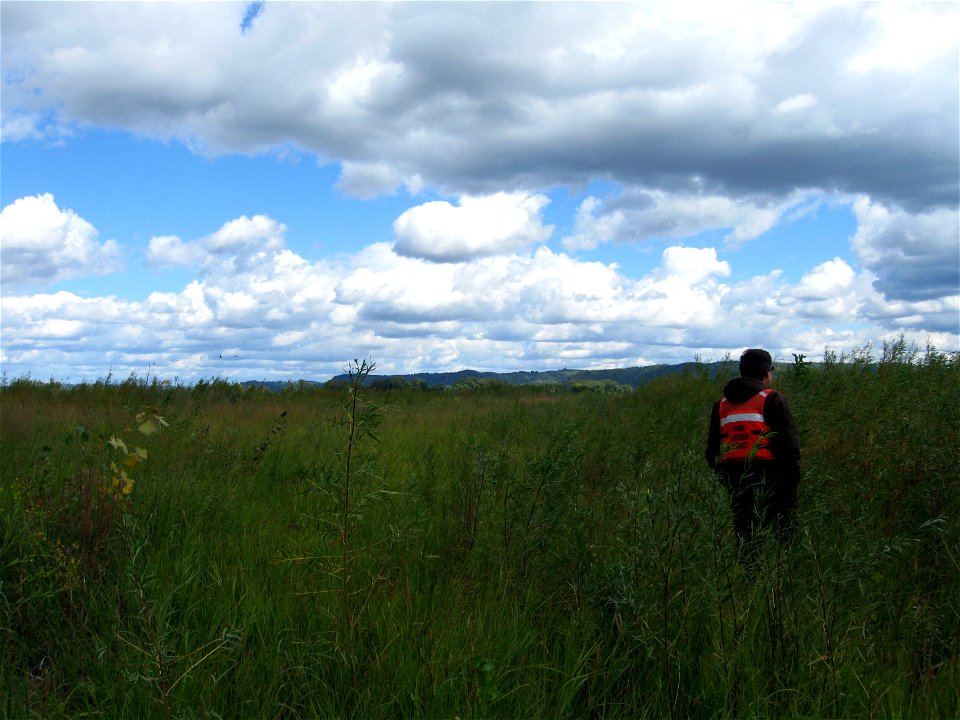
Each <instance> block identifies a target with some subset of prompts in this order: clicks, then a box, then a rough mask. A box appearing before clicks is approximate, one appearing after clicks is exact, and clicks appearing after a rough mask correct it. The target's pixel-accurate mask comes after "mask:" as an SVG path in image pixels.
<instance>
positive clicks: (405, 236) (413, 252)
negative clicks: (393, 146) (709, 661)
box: [393, 192, 553, 262]
mask: <svg viewBox="0 0 960 720" xmlns="http://www.w3.org/2000/svg"><path fill="white" fill-rule="evenodd" d="M548 202H549V199H548V198H547V197H546V196H544V195H527V194H526V193H503V192H501V193H496V194H494V195H487V196H480V197H471V196H464V197H461V198H460V201H459V205H451V204H450V203H448V202H445V201H442V200H435V201H432V202H428V203H425V204H423V205H418V206H417V207H414V208H410V209H409V210H407V211H406V212H404V213H403V214H402V215H401V216H400V217H398V218H397V219H396V221H395V222H394V224H393V231H394V235H395V236H396V238H397V241H396V243H395V245H394V249H395V250H396V252H397V253H398V254H400V255H408V256H411V257H421V258H425V259H428V260H433V261H436V262H458V261H463V260H468V259H471V258H475V257H481V256H484V255H498V254H506V253H511V252H514V251H518V250H522V249H524V248H526V247H529V246H530V245H532V244H534V243H541V242H544V241H546V240H547V239H548V238H549V237H550V236H551V234H552V233H553V226H550V225H544V224H543V222H542V219H541V217H540V213H541V211H542V210H543V208H544V207H546V205H547V203H548Z"/></svg>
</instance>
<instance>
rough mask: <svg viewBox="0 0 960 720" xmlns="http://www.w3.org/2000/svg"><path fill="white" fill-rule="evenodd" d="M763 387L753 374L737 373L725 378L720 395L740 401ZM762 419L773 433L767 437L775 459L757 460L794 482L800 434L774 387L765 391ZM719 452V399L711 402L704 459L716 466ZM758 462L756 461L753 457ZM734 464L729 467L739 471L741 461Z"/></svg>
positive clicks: (788, 407)
mask: <svg viewBox="0 0 960 720" xmlns="http://www.w3.org/2000/svg"><path fill="white" fill-rule="evenodd" d="M763 389H764V384H763V382H762V381H760V380H755V379H754V378H747V377H738V378H734V379H733V380H731V381H730V382H728V383H727V384H726V385H725V386H724V388H723V396H724V397H725V398H727V400H729V401H730V402H732V403H742V402H745V401H747V400H749V399H750V398H752V397H753V396H754V395H756V394H757V393H758V392H760V391H761V390H763ZM763 421H764V422H765V423H766V424H767V426H768V427H769V428H770V431H771V432H772V433H773V434H772V436H771V437H770V450H771V451H772V452H773V456H774V458H775V459H774V460H773V461H772V462H771V461H760V462H764V463H769V464H771V465H773V468H772V469H773V470H775V472H776V473H777V475H778V476H779V477H780V478H781V479H783V480H784V481H787V482H792V483H796V482H798V481H799V480H800V435H799V433H798V432H797V423H796V421H795V420H794V419H793V413H792V412H790V406H789V405H788V404H787V399H786V398H785V397H784V396H783V395H782V394H781V393H779V392H777V391H775V390H774V391H773V392H771V393H770V394H769V395H767V399H766V400H765V401H764V403H763ZM719 453H720V401H719V400H718V401H717V402H715V403H714V404H713V411H712V412H711V413H710V432H709V435H708V436H707V450H706V458H707V463H708V464H709V465H710V467H712V468H716V467H717V455H718V454H719ZM754 462H757V461H754ZM734 464H737V465H738V467H737V468H732V467H731V468H729V469H730V470H732V471H733V472H734V473H738V474H742V471H743V467H742V466H743V463H724V466H725V467H724V469H727V468H726V466H727V465H734Z"/></svg>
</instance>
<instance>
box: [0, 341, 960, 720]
mask: <svg viewBox="0 0 960 720" xmlns="http://www.w3.org/2000/svg"><path fill="white" fill-rule="evenodd" d="M876 355H879V357H875V353H874V352H873V350H872V349H871V348H865V349H863V350H860V351H858V352H857V353H854V355H853V356H850V357H844V356H837V355H836V354H833V353H828V356H827V358H826V360H827V361H826V362H825V363H824V364H822V365H817V366H811V365H809V364H806V363H804V362H802V358H797V360H798V361H800V362H797V363H794V364H793V365H789V364H787V365H786V366H781V368H780V369H781V372H780V374H779V375H778V376H777V377H776V378H775V385H776V386H777V387H778V388H780V389H782V390H783V391H784V392H785V393H786V394H787V396H788V397H789V399H790V401H791V404H792V406H793V408H794V411H795V413H796V415H797V419H798V422H799V425H800V430H801V439H802V441H803V446H804V450H803V453H804V455H803V461H804V470H803V479H802V485H801V489H800V503H801V507H800V530H799V533H798V537H797V539H796V541H795V542H794V544H793V545H791V546H790V547H786V548H780V547H778V546H777V545H776V543H775V542H774V541H773V540H772V539H770V540H769V541H768V543H767V545H766V553H765V555H764V556H763V559H762V563H761V567H760V569H759V570H758V571H757V572H756V573H754V574H747V573H745V572H743V570H742V569H741V568H740V567H739V566H738V564H737V554H736V551H735V547H734V541H733V537H732V530H731V520H730V517H729V509H728V507H727V500H726V497H725V495H724V491H723V490H722V489H721V488H720V486H719V485H718V484H717V483H716V482H715V481H714V480H713V478H712V476H711V474H710V471H709V469H708V468H707V467H706V464H705V463H704V461H703V457H702V453H703V446H704V443H705V435H706V428H707V419H708V412H709V409H710V406H711V403H712V401H713V400H714V399H715V398H716V397H717V395H718V393H719V390H720V387H721V386H722V382H723V380H724V378H722V377H720V378H711V377H710V376H709V373H708V372H707V368H706V367H702V368H701V369H700V370H697V369H694V370H693V371H691V372H689V373H687V374H684V375H677V376H669V377H664V378H661V379H659V380H656V381H653V382H651V383H649V384H647V385H644V386H642V387H640V388H639V389H638V390H636V391H635V392H632V393H626V394H623V393H617V394H605V393H602V392H589V391H585V392H577V393H573V392H569V393H564V392H557V391H556V388H551V389H537V388H529V387H518V388H512V389H510V388H500V387H492V388H487V389H483V388H481V389H477V390H473V391H463V392H445V393H444V392H434V391H430V392H424V391H422V390H416V389H401V390H382V391H373V390H369V389H364V388H363V387H362V386H361V385H359V384H356V385H353V386H351V387H343V388H341V389H339V390H336V391H332V390H323V389H311V388H310V387H307V386H302V385H301V386H294V387H291V389H290V390H289V391H287V392H283V393H279V394H270V393H268V392H265V391H262V390H258V389H255V388H244V387H241V386H237V385H232V384H229V383H226V382H222V381H213V382H205V383H201V384H198V385H197V386H191V387H186V386H172V387H171V386H166V385H163V384H159V383H156V382H147V381H143V380H138V379H137V378H131V379H129V380H127V381H125V382H122V383H108V382H101V383H95V384H88V385H82V386H78V387H69V388H68V387H61V386H57V385H55V384H49V383H36V382H33V381H30V380H15V381H13V382H9V383H7V384H6V385H4V386H3V387H2V389H0V431H2V445H0V473H2V481H0V634H2V638H3V641H2V645H0V648H2V649H0V653H2V655H0V716H2V717H8V718H27V717H157V718H172V717H177V718H191V717H224V718H236V717H269V718H274V717H290V718H296V717H305V718H306V717H328V718H341V717H342V718H346V717H363V718H396V717H405V718H406V717H409V718H452V717H461V718H518V717H531V718H626V717H630V718H636V717H657V718H663V717H671V718H673V717H677V718H679V717H683V718H690V717H693V718H697V717H703V718H715V717H797V716H803V717H929V718H956V717H957V716H958V715H960V700H958V693H957V688H958V686H960V668H958V657H960V600H958V598H960V550H958V548H960V525H958V522H960V431H958V426H960V423H958V422H957V421H958V420H960V382H958V381H960V362H958V357H957V355H955V354H943V353H938V352H936V351H934V350H928V351H927V352H926V353H923V354H921V353H918V352H917V351H916V350H915V349H911V348H907V347H906V346H905V345H904V344H903V343H902V342H901V343H892V344H889V345H885V346H884V347H883V349H882V351H881V352H879V353H877V354H876ZM362 369H363V368H362V367H361V366H357V367H356V368H355V370H356V371H358V372H360V371H362ZM355 400H356V403H357V404H356V405H354V401H355ZM145 410H146V412H147V414H146V415H141V420H142V418H143V417H147V418H163V419H164V420H165V422H166V423H168V425H167V426H166V427H163V426H161V425H159V424H157V430H156V431H151V432H150V433H149V434H143V433H142V432H140V428H139V425H140V423H139V422H138V421H137V416H138V414H140V413H143V412H144V411H145ZM111 440H113V442H114V444H111ZM117 440H123V442H124V447H126V448H127V450H128V451H130V452H132V451H133V448H135V447H137V448H140V449H141V450H142V451H143V453H142V454H143V455H145V456H146V457H145V459H141V460H140V461H137V462H134V461H130V463H129V465H130V466H129V468H127V474H128V477H129V478H130V479H131V480H132V481H133V483H134V484H133V489H132V492H130V493H129V494H128V495H124V494H122V493H117V492H116V490H115V488H113V484H112V478H113V477H114V476H116V474H117V473H116V470H115V469H114V467H112V465H111V464H113V466H116V468H117V469H120V468H121V467H124V465H123V463H124V458H125V457H126V455H125V454H124V453H123V452H122V450H118V448H117V447H116V441H117ZM348 456H349V466H348V462H347V460H348ZM118 463H119V464H118Z"/></svg>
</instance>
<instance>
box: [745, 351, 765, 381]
mask: <svg viewBox="0 0 960 720" xmlns="http://www.w3.org/2000/svg"><path fill="white" fill-rule="evenodd" d="M772 370H773V358H772V357H770V353H768V352H767V351H766V350H761V349H759V348H750V349H749V350H744V351H743V355H741V356H740V375H742V376H743V377H748V378H754V379H756V380H765V379H766V377H767V374H768V373H770V372H771V371H772Z"/></svg>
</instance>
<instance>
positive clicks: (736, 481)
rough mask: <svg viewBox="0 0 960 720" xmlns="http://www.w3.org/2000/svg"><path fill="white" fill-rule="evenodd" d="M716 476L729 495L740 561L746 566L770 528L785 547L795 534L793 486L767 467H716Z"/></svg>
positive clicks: (768, 465) (795, 500)
mask: <svg viewBox="0 0 960 720" xmlns="http://www.w3.org/2000/svg"><path fill="white" fill-rule="evenodd" d="M717 476H718V479H719V480H720V482H721V484H723V486H724V487H725V488H727V491H728V492H729V493H730V508H731V510H732V511H733V530H734V533H736V536H737V544H738V547H739V549H740V552H741V558H743V559H745V560H748V561H750V562H752V561H754V560H755V559H756V556H757V554H758V553H759V550H760V537H759V533H760V532H761V531H762V530H765V529H767V528H770V529H772V530H773V531H774V533H775V535H776V537H777V540H778V541H780V542H781V543H783V544H786V543H789V542H790V541H791V540H792V539H793V536H794V534H795V533H796V527H797V522H796V515H797V484H796V482H791V481H788V480H785V479H784V478H782V477H780V475H779V473H777V472H776V470H775V468H774V467H773V466H772V464H771V463H754V464H752V465H750V466H744V465H742V464H739V463H736V464H734V463H730V464H729V465H720V466H719V467H718V468H717Z"/></svg>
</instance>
